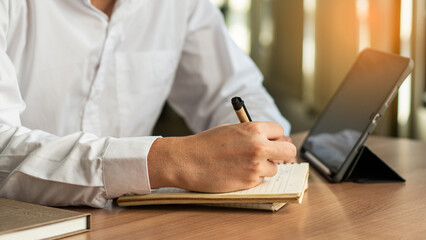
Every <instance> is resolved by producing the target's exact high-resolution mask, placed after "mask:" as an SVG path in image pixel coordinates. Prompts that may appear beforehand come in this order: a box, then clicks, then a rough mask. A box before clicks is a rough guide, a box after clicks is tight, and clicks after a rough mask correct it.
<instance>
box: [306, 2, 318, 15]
mask: <svg viewBox="0 0 426 240" xmlns="http://www.w3.org/2000/svg"><path fill="white" fill-rule="evenodd" d="M316 4H317V2H316V0H304V1H303V11H304V12H305V14H315V9H316Z"/></svg>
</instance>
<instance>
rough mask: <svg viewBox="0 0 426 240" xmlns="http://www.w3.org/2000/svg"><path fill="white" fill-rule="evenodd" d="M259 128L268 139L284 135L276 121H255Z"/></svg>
mask: <svg viewBox="0 0 426 240" xmlns="http://www.w3.org/2000/svg"><path fill="white" fill-rule="evenodd" d="M257 124H258V127H259V130H260V131H261V132H262V133H263V134H264V135H265V136H266V138H268V139H269V140H278V139H280V138H281V137H283V136H284V129H283V128H282V127H281V125H279V124H278V123H276V122H257Z"/></svg>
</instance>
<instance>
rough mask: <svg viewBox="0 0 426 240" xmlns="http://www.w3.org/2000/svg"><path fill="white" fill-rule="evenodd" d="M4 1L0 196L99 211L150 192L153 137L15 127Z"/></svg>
mask: <svg viewBox="0 0 426 240" xmlns="http://www.w3.org/2000/svg"><path fill="white" fill-rule="evenodd" d="M8 19H9V2H8V1H0V197H5V198H10V199H15V200H21V201H26V202H32V203H38V204H43V205H52V206H67V205H88V206H93V207H103V206H104V205H105V203H106V202H107V200H108V199H110V198H115V197H118V196H121V195H124V194H127V193H136V194H146V193H150V185H149V178H148V171H147V154H148V152H149V149H150V147H151V144H152V143H153V141H154V140H155V139H156V137H140V138H111V137H105V138H98V137H96V136H95V135H93V134H89V133H84V132H77V133H74V134H70V135H67V136H63V137H58V136H55V135H52V134H49V133H47V132H44V131H39V130H31V129H28V128H25V127H23V126H21V121H20V118H19V116H20V113H21V112H22V111H24V109H25V104H24V101H23V100H22V97H21V94H20V91H19V86H18V81H17V75H16V71H15V68H14V66H13V64H12V62H11V60H10V58H9V57H8V56H7V54H6V37H7V32H8Z"/></svg>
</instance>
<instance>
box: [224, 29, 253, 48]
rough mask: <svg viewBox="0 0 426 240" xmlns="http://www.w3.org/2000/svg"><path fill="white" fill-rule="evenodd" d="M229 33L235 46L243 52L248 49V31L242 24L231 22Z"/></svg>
mask: <svg viewBox="0 0 426 240" xmlns="http://www.w3.org/2000/svg"><path fill="white" fill-rule="evenodd" d="M229 33H230V35H231V37H232V39H233V40H234V41H235V43H236V44H237V46H238V47H239V48H240V49H242V50H243V51H244V52H246V53H249V51H250V32H249V31H248V29H247V27H246V26H245V25H244V24H237V23H236V24H231V25H230V26H229Z"/></svg>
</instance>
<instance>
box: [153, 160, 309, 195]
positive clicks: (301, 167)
mask: <svg viewBox="0 0 426 240" xmlns="http://www.w3.org/2000/svg"><path fill="white" fill-rule="evenodd" d="M307 168H308V164H307V163H300V164H279V165H278V172H277V174H276V175H275V176H274V177H270V178H269V177H266V178H265V179H264V180H263V183H261V184H260V185H258V186H256V187H254V188H250V189H247V190H241V191H236V192H230V193H223V194H224V195H228V194H244V195H245V194H265V193H269V194H279V193H297V192H301V191H303V184H304V183H305V181H304V180H305V178H306V169H307ZM301 179H302V180H301ZM152 193H159V194H161V193H185V194H188V193H191V192H189V191H186V190H184V189H180V188H160V189H155V190H153V191H152Z"/></svg>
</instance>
